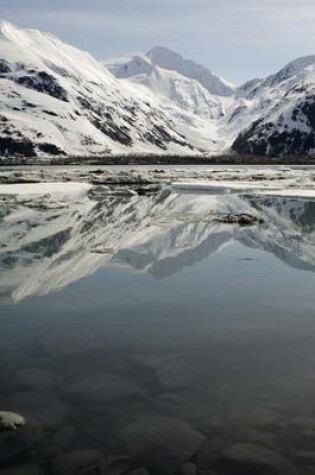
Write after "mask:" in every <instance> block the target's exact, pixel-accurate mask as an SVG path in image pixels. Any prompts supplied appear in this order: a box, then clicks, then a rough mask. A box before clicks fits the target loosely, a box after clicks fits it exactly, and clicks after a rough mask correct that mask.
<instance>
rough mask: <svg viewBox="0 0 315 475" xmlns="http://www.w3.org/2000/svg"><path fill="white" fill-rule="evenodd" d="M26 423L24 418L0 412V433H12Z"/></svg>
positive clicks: (11, 413) (12, 413)
mask: <svg viewBox="0 0 315 475" xmlns="http://www.w3.org/2000/svg"><path fill="white" fill-rule="evenodd" d="M25 424H26V421H25V419H24V417H22V416H20V415H19V414H16V413H14V412H6V411H1V412H0V431H1V432H3V431H14V430H17V429H18V428H19V427H23V426H25Z"/></svg>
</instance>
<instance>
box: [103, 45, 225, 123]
mask: <svg viewBox="0 0 315 475" xmlns="http://www.w3.org/2000/svg"><path fill="white" fill-rule="evenodd" d="M103 64H104V65H105V66H106V67H107V68H108V69H109V70H110V71H111V72H112V73H113V74H114V76H115V77H117V78H118V79H127V80H129V81H131V82H132V83H134V84H136V85H143V86H145V87H146V88H148V89H149V90H150V91H153V92H154V93H155V94H157V95H159V96H160V97H162V98H163V99H164V100H165V99H166V101H168V102H169V101H171V102H172V103H174V104H175V105H176V106H178V107H180V108H181V109H183V110H185V111H189V112H191V113H193V114H196V115H198V116H201V117H203V118H206V119H209V120H218V119H220V118H222V117H223V116H224V115H225V113H226V107H227V105H228V104H229V103H230V102H231V101H230V100H229V98H231V97H232V96H233V94H234V88H233V87H232V86H231V85H229V84H228V83H227V82H226V81H224V80H223V79H222V78H220V77H218V76H215V75H214V74H213V73H212V72H211V71H210V70H209V69H207V68H205V67H203V66H200V65H198V64H196V63H194V62H193V61H189V60H184V59H183V58H182V56H180V55H179V54H177V53H175V52H173V51H170V50H168V49H166V48H162V47H155V48H153V49H152V50H150V51H149V52H148V53H146V54H145V55H142V56H141V55H135V56H130V57H126V58H120V59H116V60H108V61H103Z"/></svg>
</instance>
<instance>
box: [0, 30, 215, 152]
mask: <svg viewBox="0 0 315 475" xmlns="http://www.w3.org/2000/svg"><path fill="white" fill-rule="evenodd" d="M0 52H1V53H0V111H1V112H0V155H17V154H20V155H23V156H33V155H45V154H48V155H58V154H60V155H62V154H72V155H91V154H94V155H100V154H104V153H110V152H112V153H132V152H134V153H136V152H143V153H145V152H152V153H161V152H177V153H187V152H191V151H195V152H196V151H198V150H199V147H201V148H202V147H204V148H205V149H208V148H209V147H211V142H210V141H209V139H208V134H206V133H205V134H203V133H200V134H199V132H198V130H197V131H196V130H191V129H190V127H189V126H187V123H188V124H189V120H188V119H187V118H186V117H184V120H181V119H180V118H179V114H178V111H177V109H175V110H173V109H170V110H169V111H168V113H165V111H164V110H163V108H162V105H161V104H160V102H159V101H158V100H157V99H156V98H155V97H154V96H153V95H152V94H150V92H149V91H142V90H141V91H140V90H137V89H136V88H135V87H133V86H131V85H129V84H122V83H121V82H120V81H118V80H117V79H116V78H114V77H113V75H112V74H110V73H109V71H107V70H106V68H105V67H104V66H103V65H102V64H101V63H99V62H98V61H97V60H95V59H94V58H93V57H92V56H91V55H89V54H88V53H85V52H82V51H80V50H78V49H76V48H73V47H72V46H69V45H66V44H64V43H63V42H62V41H60V40H58V39H57V38H56V37H54V36H53V35H50V34H46V33H41V32H39V31H35V30H22V29H20V28H17V27H16V26H14V25H11V24H10V23H7V22H1V23H0ZM186 133H187V137H186ZM199 136H200V137H199Z"/></svg>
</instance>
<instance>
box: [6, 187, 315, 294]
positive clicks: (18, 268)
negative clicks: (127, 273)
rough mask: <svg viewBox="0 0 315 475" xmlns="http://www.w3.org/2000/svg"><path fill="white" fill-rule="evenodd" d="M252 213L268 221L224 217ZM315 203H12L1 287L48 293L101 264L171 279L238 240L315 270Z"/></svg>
mask: <svg viewBox="0 0 315 475" xmlns="http://www.w3.org/2000/svg"><path fill="white" fill-rule="evenodd" d="M233 212H234V213H240V212H247V213H251V214H254V215H256V214H257V215H258V216H260V217H261V218H262V219H263V220H264V224H261V225H258V226H252V227H239V226H238V225H231V224H224V223H219V222H217V221H216V220H215V217H216V216H218V215H220V214H226V213H233ZM314 230H315V202H314V201H308V200H304V199H296V198H271V197H255V198H254V197H251V198H245V197H240V196H236V195H201V194H172V193H170V192H169V191H164V192H161V193H160V194H158V195H152V196H144V197H139V196H134V197H115V196H106V195H105V196H104V195H102V194H100V193H94V194H93V193H91V194H90V196H89V197H85V198H82V199H81V200H80V201H69V203H67V204H65V205H64V206H62V205H61V206H60V207H59V209H58V206H57V207H53V209H49V208H48V209H42V203H40V202H37V203H32V202H29V201H27V202H25V203H23V202H22V203H19V204H17V203H12V204H11V205H10V203H7V204H6V207H5V208H4V209H3V216H2V220H1V221H0V251H1V253H0V293H1V296H2V298H3V299H9V300H10V299H12V300H13V301H15V302H16V301H20V300H22V299H23V298H25V297H28V296H32V295H45V294H48V293H50V292H54V291H57V290H60V289H61V288H63V287H65V286H67V285H69V284H71V283H72V282H75V281H77V280H78V279H81V278H83V277H85V276H87V275H89V274H90V273H92V272H95V271H96V270H97V269H98V268H100V267H102V266H117V265H120V266H124V267H125V268H127V267H131V268H134V269H137V270H139V271H144V272H147V273H149V274H151V275H152V276H154V277H155V278H158V279H161V278H165V277H168V276H170V275H172V274H174V273H176V272H180V271H181V269H183V268H184V267H186V266H192V265H194V263H196V262H198V261H200V260H202V259H205V258H207V257H208V256H209V255H211V254H214V253H215V252H217V251H219V250H220V249H221V248H222V247H223V246H226V245H228V244H229V243H232V242H235V241H238V242H240V243H242V244H243V245H245V246H248V247H252V248H260V249H263V250H265V251H267V252H271V253H273V254H274V255H275V256H277V257H278V258H279V259H281V260H283V261H284V262H286V263H287V264H288V265H290V266H294V267H297V268H301V269H305V270H311V271H312V270H313V269H314V268H315V242H314Z"/></svg>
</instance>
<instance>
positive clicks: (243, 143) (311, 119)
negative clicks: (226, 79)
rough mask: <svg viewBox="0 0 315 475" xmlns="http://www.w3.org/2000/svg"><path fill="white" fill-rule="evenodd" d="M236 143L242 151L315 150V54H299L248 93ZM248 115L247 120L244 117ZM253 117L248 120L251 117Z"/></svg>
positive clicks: (276, 154) (309, 152)
mask: <svg viewBox="0 0 315 475" xmlns="http://www.w3.org/2000/svg"><path fill="white" fill-rule="evenodd" d="M242 101H243V110H242V111H241V114H240V117H239V118H238V121H240V122H242V123H243V125H247V127H245V128H244V130H240V134H239V135H238V137H237V138H236V140H235V142H234V143H233V146H232V148H233V149H234V150H235V151H237V152H239V153H241V154H253V155H269V156H270V155H273V156H279V155H286V154H292V155H294V154H309V155H314V153H315V56H307V57H305V58H299V59H297V60H295V61H293V62H292V63H290V64H288V65H287V66H285V67H284V68H283V69H281V70H280V71H279V72H278V73H277V74H274V75H272V76H269V77H268V78H267V79H266V80H265V81H259V82H258V83H257V84H256V86H255V87H254V88H253V89H251V90H250V91H249V93H248V94H245V100H244V99H242ZM246 115H247V118H246V120H247V123H246V122H245V121H244V120H243V117H244V116H245V117H246ZM249 117H252V120H251V121H250V122H248V118H249Z"/></svg>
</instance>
